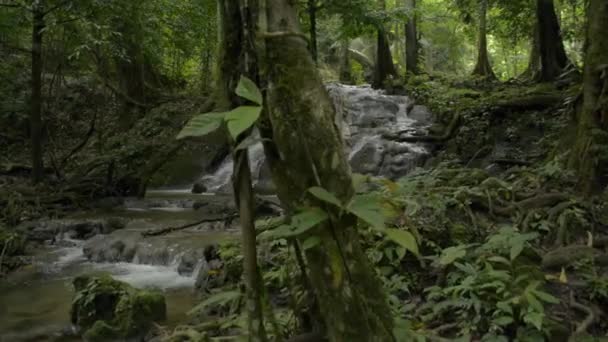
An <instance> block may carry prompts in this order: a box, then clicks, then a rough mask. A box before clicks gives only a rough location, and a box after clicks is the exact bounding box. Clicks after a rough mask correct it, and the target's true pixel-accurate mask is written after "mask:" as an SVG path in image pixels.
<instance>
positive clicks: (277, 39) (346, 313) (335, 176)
mask: <svg viewBox="0 0 608 342" xmlns="http://www.w3.org/2000/svg"><path fill="white" fill-rule="evenodd" d="M266 4H267V12H266V14H267V27H265V29H264V26H262V27H263V28H262V32H264V31H265V32H267V33H266V34H265V37H266V39H265V42H266V49H265V57H264V58H262V59H261V61H260V62H261V64H262V70H265V71H266V72H267V74H266V75H265V76H266V79H267V82H268V84H267V86H266V87H265V88H266V89H267V91H266V105H267V107H266V110H265V114H264V121H263V122H262V124H261V125H260V131H261V133H262V136H263V137H264V138H266V139H268V140H267V141H265V151H266V157H267V160H268V161H269V165H270V168H271V172H272V178H273V181H274V184H275V185H276V187H277V193H278V195H279V197H280V199H281V201H282V203H283V204H284V206H285V208H286V209H287V210H288V211H289V212H292V213H293V212H296V211H297V210H298V209H299V208H302V207H304V206H307V205H315V206H320V207H326V209H327V211H328V212H329V215H330V220H328V221H324V223H321V224H319V225H318V227H316V228H315V229H314V230H313V231H312V232H311V233H310V234H312V236H314V237H316V238H317V239H318V241H319V243H318V244H317V245H314V246H312V247H311V248H309V249H307V250H306V252H305V257H306V262H307V265H308V266H309V267H310V277H311V283H312V286H313V288H314V293H315V295H316V296H317V298H318V303H319V306H320V312H321V313H322V315H323V319H324V321H325V325H326V329H327V336H328V338H329V340H330V341H354V342H358V341H365V342H368V341H389V342H390V341H394V337H393V335H392V327H393V321H392V316H391V312H390V309H389V307H388V304H387V301H386V296H385V294H384V292H383V290H382V286H381V284H380V282H379V280H378V279H377V277H376V275H375V272H374V270H373V268H372V267H371V265H370V263H369V261H368V259H367V256H366V254H365V252H364V250H363V248H362V246H361V245H360V243H359V235H358V232H357V229H356V219H355V218H354V217H353V216H351V215H341V214H340V210H339V209H338V208H334V207H330V206H327V205H324V204H323V202H321V201H319V200H318V199H317V198H316V197H314V196H311V195H310V193H308V192H307V190H308V189H309V188H310V187H313V186H320V187H323V188H325V189H327V190H328V191H329V192H331V193H333V194H335V196H337V197H338V198H339V199H340V200H342V201H344V202H347V201H348V200H349V199H350V198H351V196H352V195H353V193H354V191H353V183H352V179H351V172H350V167H349V164H348V160H347V159H346V157H345V155H344V150H343V141H342V139H341V135H340V133H339V132H338V130H337V128H336V126H335V124H334V119H335V115H336V113H335V109H334V106H333V104H332V102H331V99H330V98H329V95H328V93H327V91H326V89H325V87H324V85H323V82H322V80H321V78H320V76H319V73H318V71H317V69H316V66H315V63H314V61H313V60H312V58H311V56H310V52H309V51H308V49H307V42H306V40H305V39H304V37H303V36H302V33H301V30H300V27H299V23H298V18H297V15H296V11H295V8H294V2H293V1H291V0H267V1H266ZM302 239H303V237H302ZM302 241H303V240H300V242H302Z"/></svg>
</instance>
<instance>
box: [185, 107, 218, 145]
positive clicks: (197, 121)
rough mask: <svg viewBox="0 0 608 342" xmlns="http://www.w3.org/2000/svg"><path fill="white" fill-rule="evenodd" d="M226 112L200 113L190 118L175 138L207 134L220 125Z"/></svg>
mask: <svg viewBox="0 0 608 342" xmlns="http://www.w3.org/2000/svg"><path fill="white" fill-rule="evenodd" d="M225 117H226V113H207V114H200V115H197V116H195V117H194V118H192V119H190V121H188V123H187V124H186V126H184V128H182V130H181V131H180V132H179V134H178V135H177V139H183V138H186V137H200V136H204V135H207V134H209V133H211V132H213V131H215V130H217V129H218V128H220V126H221V125H222V122H223V121H224V118H225Z"/></svg>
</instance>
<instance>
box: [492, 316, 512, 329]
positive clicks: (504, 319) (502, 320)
mask: <svg viewBox="0 0 608 342" xmlns="http://www.w3.org/2000/svg"><path fill="white" fill-rule="evenodd" d="M492 323H494V324H496V325H498V326H499V327H504V326H507V325H509V324H511V323H513V317H510V316H501V317H498V318H495V319H493V320H492Z"/></svg>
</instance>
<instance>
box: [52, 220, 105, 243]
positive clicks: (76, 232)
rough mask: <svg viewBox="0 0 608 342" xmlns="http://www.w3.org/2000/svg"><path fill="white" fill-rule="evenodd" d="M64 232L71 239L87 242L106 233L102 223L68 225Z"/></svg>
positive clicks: (89, 222)
mask: <svg viewBox="0 0 608 342" xmlns="http://www.w3.org/2000/svg"><path fill="white" fill-rule="evenodd" d="M62 231H63V233H64V234H65V235H67V236H68V237H69V238H71V239H76V240H87V239H90V238H91V237H93V236H95V235H97V234H102V233H103V232H104V224H103V223H102V222H100V221H84V222H75V223H67V224H66V225H65V226H64V227H63V229H62Z"/></svg>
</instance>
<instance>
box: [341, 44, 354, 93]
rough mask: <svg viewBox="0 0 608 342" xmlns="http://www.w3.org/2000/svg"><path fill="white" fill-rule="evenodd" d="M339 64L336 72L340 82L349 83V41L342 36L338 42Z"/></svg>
mask: <svg viewBox="0 0 608 342" xmlns="http://www.w3.org/2000/svg"><path fill="white" fill-rule="evenodd" d="M339 54H340V57H339V58H340V65H339V67H338V73H339V74H340V83H344V84H350V83H352V82H353V78H352V75H351V67H350V42H349V41H348V39H346V38H344V39H343V40H342V41H341V42H340V51H339Z"/></svg>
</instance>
